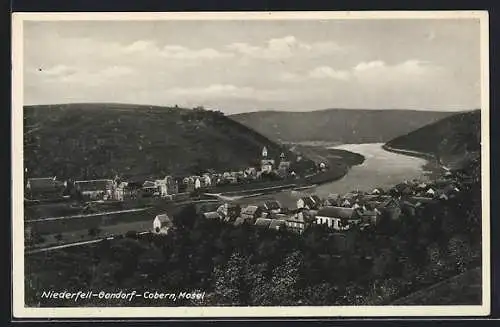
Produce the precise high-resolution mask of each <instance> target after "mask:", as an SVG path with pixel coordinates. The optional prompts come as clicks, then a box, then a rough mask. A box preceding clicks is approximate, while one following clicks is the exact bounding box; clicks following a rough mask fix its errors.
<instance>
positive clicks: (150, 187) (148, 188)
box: [141, 181, 160, 197]
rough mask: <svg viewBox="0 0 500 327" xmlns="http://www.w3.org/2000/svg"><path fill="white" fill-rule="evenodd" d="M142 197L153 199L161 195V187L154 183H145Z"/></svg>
mask: <svg viewBox="0 0 500 327" xmlns="http://www.w3.org/2000/svg"><path fill="white" fill-rule="evenodd" d="M141 191H142V196H144V197H151V196H159V195H160V187H159V186H158V185H157V184H156V182H153V181H144V183H143V184H142V189H141Z"/></svg>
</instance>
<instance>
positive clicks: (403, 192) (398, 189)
mask: <svg viewBox="0 0 500 327" xmlns="http://www.w3.org/2000/svg"><path fill="white" fill-rule="evenodd" d="M393 192H394V193H396V194H398V195H400V196H408V195H411V194H412V193H413V190H412V188H411V186H410V185H409V184H408V183H399V184H397V185H396V186H394V187H393Z"/></svg>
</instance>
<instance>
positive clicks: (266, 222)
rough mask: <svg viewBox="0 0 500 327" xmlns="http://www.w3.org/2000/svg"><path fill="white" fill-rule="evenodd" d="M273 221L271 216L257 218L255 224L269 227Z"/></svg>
mask: <svg viewBox="0 0 500 327" xmlns="http://www.w3.org/2000/svg"><path fill="white" fill-rule="evenodd" d="M271 221H273V220H272V219H269V218H257V220H256V221H255V224H254V225H255V226H257V227H263V228H268V227H269V225H270V224H271Z"/></svg>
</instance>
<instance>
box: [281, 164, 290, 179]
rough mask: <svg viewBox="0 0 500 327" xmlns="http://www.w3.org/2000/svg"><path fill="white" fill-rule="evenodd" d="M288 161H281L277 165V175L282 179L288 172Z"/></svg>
mask: <svg viewBox="0 0 500 327" xmlns="http://www.w3.org/2000/svg"><path fill="white" fill-rule="evenodd" d="M290 165H291V163H290V161H281V162H280V163H279V165H278V173H279V174H280V176H282V177H286V176H288V172H289V171H290Z"/></svg>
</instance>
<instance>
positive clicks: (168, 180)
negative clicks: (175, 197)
mask: <svg viewBox="0 0 500 327" xmlns="http://www.w3.org/2000/svg"><path fill="white" fill-rule="evenodd" d="M155 183H156V186H157V187H158V188H159V192H160V196H161V197H162V198H164V197H166V196H168V195H171V194H176V193H179V187H178V184H177V181H176V180H175V179H174V178H173V177H172V176H165V178H163V179H157V180H156V181H155Z"/></svg>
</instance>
